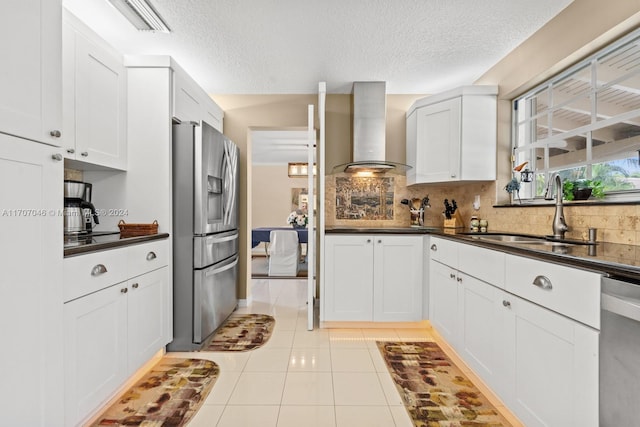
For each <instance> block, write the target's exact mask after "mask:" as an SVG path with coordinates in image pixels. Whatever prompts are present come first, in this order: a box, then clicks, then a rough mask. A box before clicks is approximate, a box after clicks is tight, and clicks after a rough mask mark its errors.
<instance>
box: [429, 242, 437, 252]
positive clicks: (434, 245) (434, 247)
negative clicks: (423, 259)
mask: <svg viewBox="0 0 640 427" xmlns="http://www.w3.org/2000/svg"><path fill="white" fill-rule="evenodd" d="M431 250H432V251H434V252H438V247H437V246H436V244H435V243H434V244H433V245H431Z"/></svg>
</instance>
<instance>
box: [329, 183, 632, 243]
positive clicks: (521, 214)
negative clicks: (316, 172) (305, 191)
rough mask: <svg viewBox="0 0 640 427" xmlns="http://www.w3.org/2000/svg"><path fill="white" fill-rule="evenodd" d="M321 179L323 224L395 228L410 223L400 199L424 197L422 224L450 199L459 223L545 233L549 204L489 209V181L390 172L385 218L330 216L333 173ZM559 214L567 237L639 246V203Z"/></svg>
mask: <svg viewBox="0 0 640 427" xmlns="http://www.w3.org/2000/svg"><path fill="white" fill-rule="evenodd" d="M336 176H341V175H330V176H327V177H326V180H325V189H326V192H325V206H326V209H325V214H326V219H325V224H326V226H328V227H331V226H345V227H396V226H405V227H409V226H410V221H411V218H410V214H409V208H408V207H407V206H405V205H403V204H401V203H400V200H402V199H411V198H420V199H421V198H423V197H424V196H426V195H429V199H430V203H431V208H429V209H427V210H426V211H425V216H424V223H425V226H434V227H441V226H442V225H443V219H444V216H443V215H442V212H443V211H444V204H443V202H444V199H445V198H446V199H449V200H450V201H451V199H455V200H456V202H457V205H458V209H459V212H460V215H461V217H462V219H463V221H464V225H465V227H468V224H469V220H470V218H471V216H472V215H476V216H478V218H482V219H486V220H487V221H488V222H489V226H488V231H507V232H520V233H530V234H541V235H547V234H551V223H552V221H553V215H554V212H555V209H554V206H552V205H546V206H539V207H538V206H537V207H523V208H518V207H509V208H494V207H493V204H494V203H495V194H496V184H495V183H494V182H477V183H475V182H474V183H454V184H443V185H436V184H429V185H426V184H425V185H416V186H412V187H410V188H407V187H406V179H405V177H404V176H397V175H394V178H395V179H394V182H395V191H394V216H393V220H388V221H379V220H374V221H365V220H355V219H354V220H345V219H341V220H338V219H336V213H335V212H336V211H335V203H336V189H335V177H336ZM476 194H477V195H480V209H479V210H477V211H476V210H474V208H473V201H474V197H475V195H476ZM564 215H565V218H566V221H567V224H568V225H569V231H568V232H567V234H566V237H567V238H570V239H578V240H587V238H588V229H589V228H590V227H595V228H597V229H598V237H597V239H598V241H603V242H610V243H620V244H629V245H640V220H639V218H640V205H608V206H604V205H587V204H581V205H577V204H574V205H572V204H565V206H564Z"/></svg>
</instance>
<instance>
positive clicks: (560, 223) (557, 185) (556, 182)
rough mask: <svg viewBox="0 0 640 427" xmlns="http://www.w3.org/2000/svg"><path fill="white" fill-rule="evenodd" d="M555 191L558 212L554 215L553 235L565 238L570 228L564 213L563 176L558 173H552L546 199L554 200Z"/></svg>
mask: <svg viewBox="0 0 640 427" xmlns="http://www.w3.org/2000/svg"><path fill="white" fill-rule="evenodd" d="M552 188H553V191H555V196H556V212H555V214H554V215H553V237H555V238H557V239H564V233H565V232H566V231H567V230H569V227H568V226H567V222H566V221H565V220H564V213H563V211H562V178H560V175H558V174H557V173H554V174H553V175H551V179H549V183H548V185H547V189H546V191H545V195H544V198H545V200H553V192H552Z"/></svg>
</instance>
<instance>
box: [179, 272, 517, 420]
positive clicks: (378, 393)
mask: <svg viewBox="0 0 640 427" xmlns="http://www.w3.org/2000/svg"><path fill="white" fill-rule="evenodd" d="M305 295H306V280H292V279H285V280H268V279H265V280H263V279H254V280H253V283H252V299H253V303H252V304H251V306H250V307H247V308H242V309H239V310H238V311H239V312H249V313H264V314H270V315H272V316H274V317H275V318H276V325H275V329H274V332H273V335H272V337H271V339H270V340H269V341H268V342H267V344H265V345H264V346H263V347H261V348H259V349H256V350H252V351H249V352H243V353H233V352H226V353H220V352H218V353H213V352H199V353H169V355H176V356H185V355H186V356H191V357H201V358H207V359H210V360H213V361H215V362H216V363H217V364H218V365H219V366H220V377H219V378H218V380H217V382H216V384H215V385H214V387H213V390H212V391H211V393H210V395H209V396H208V397H207V399H206V401H205V402H204V404H203V406H202V407H201V409H200V410H199V411H198V413H197V414H196V415H195V416H194V418H193V419H192V420H191V422H190V423H189V426H190V427H255V426H260V427H299V426H305V427H360V426H362V427H364V426H366V427H374V426H380V427H393V426H397V427H411V426H412V423H411V420H410V418H409V416H408V415H407V412H406V410H405V408H404V406H403V405H402V400H401V399H400V395H399V393H398V391H397V390H396V388H395V386H394V383H393V381H392V380H391V376H390V375H389V372H388V371H387V368H386V366H385V364H384V361H383V359H382V356H381V355H380V352H379V350H378V348H377V347H376V340H405V341H416V340H435V341H436V342H440V343H441V340H440V339H439V337H437V336H436V335H435V334H434V332H433V331H432V330H429V329H419V330H418V329H315V330H314V331H311V332H310V331H307V329H306V298H305ZM441 345H443V346H444V349H445V351H447V352H449V350H450V349H449V348H447V346H446V344H444V343H441ZM454 357H455V355H454ZM454 362H456V363H457V364H458V366H459V367H460V368H461V369H462V370H463V371H464V372H465V373H466V374H467V375H468V376H469V377H470V379H471V380H472V381H474V382H475V383H476V384H477V385H478V387H479V388H480V389H481V390H482V391H483V393H485V395H487V397H488V398H489V399H490V400H491V402H492V403H493V404H494V405H495V406H496V407H497V408H498V410H500V411H501V412H502V413H503V414H504V415H505V417H507V419H509V420H511V421H512V422H513V424H514V426H520V425H521V424H520V423H519V422H517V420H515V418H514V417H513V416H512V415H511V414H510V413H508V411H506V409H505V408H504V406H503V404H502V403H501V402H500V401H499V400H498V399H497V398H495V396H493V394H492V393H491V392H490V391H488V390H486V388H484V387H482V384H481V383H479V381H478V380H477V377H476V376H475V375H474V374H473V373H472V372H471V371H470V370H469V369H468V368H467V367H466V366H465V365H464V364H462V363H461V362H460V361H459V360H456V359H454Z"/></svg>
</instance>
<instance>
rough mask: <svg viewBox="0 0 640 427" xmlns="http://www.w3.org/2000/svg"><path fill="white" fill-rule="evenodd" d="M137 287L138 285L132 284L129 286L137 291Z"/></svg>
mask: <svg viewBox="0 0 640 427" xmlns="http://www.w3.org/2000/svg"><path fill="white" fill-rule="evenodd" d="M138 286H139V285H138V284H137V283H134V284H133V285H131V287H132V288H133V289H138Z"/></svg>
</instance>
